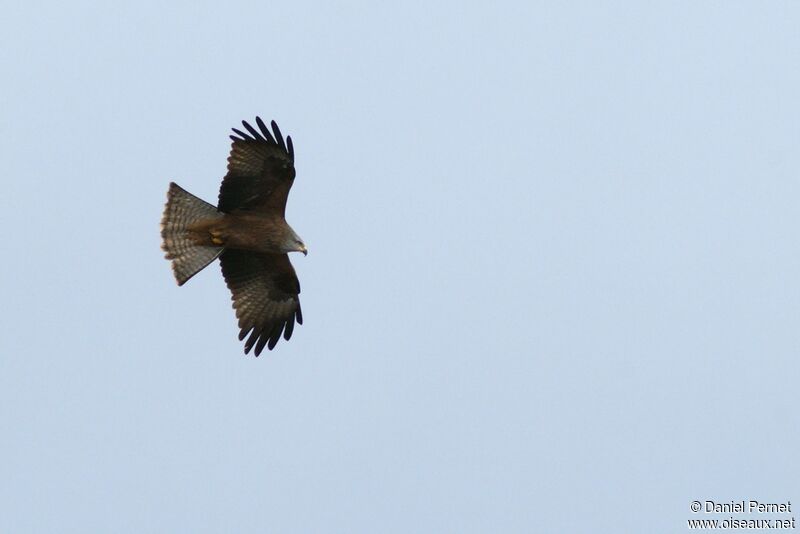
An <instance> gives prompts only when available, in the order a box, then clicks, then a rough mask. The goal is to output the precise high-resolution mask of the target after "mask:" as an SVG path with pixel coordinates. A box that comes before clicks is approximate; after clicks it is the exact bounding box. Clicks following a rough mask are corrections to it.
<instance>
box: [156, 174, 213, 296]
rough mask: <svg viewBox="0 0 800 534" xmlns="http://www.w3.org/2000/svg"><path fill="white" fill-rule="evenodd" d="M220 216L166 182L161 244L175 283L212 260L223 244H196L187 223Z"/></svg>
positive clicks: (189, 276)
mask: <svg viewBox="0 0 800 534" xmlns="http://www.w3.org/2000/svg"><path fill="white" fill-rule="evenodd" d="M222 216H223V215H222V214H221V213H220V212H218V211H217V208H215V207H214V206H212V205H211V204H209V203H208V202H206V201H204V200H201V199H199V198H197V197H196V196H194V195H192V194H191V193H189V192H188V191H185V190H184V189H182V188H181V187H180V186H178V185H177V184H175V183H170V184H169V191H167V205H166V206H165V207H164V217H162V219H161V237H162V239H163V243H162V245H161V248H163V249H164V250H165V251H166V253H167V254H166V258H167V259H168V260H172V270H173V272H174V273H175V279H176V280H177V281H178V285H179V286H182V285H183V284H185V283H186V281H187V280H189V278H191V277H192V276H194V275H195V274H197V273H198V272H200V271H201V270H202V269H203V267H205V266H206V265H208V264H209V263H211V262H212V261H214V260H215V259H216V258H217V256H219V255H220V253H222V250H223V247H212V246H204V245H198V244H196V242H195V240H194V239H193V238H192V235H191V232H189V230H188V229H189V226H190V225H191V224H193V223H196V222H198V221H201V220H205V219H219V218H221V217H222Z"/></svg>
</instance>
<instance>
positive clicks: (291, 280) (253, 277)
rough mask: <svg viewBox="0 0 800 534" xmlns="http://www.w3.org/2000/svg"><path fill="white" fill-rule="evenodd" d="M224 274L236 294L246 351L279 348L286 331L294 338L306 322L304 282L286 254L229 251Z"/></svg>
mask: <svg viewBox="0 0 800 534" xmlns="http://www.w3.org/2000/svg"><path fill="white" fill-rule="evenodd" d="M220 264H221V265H222V275H223V276H224V277H225V283H227V284H228V288H229V289H230V290H231V293H233V297H232V299H233V307H234V308H235V309H236V317H237V318H238V319H239V328H240V331H239V340H240V341H241V340H243V339H244V338H245V337H246V336H247V335H248V334H249V337H248V338H247V341H246V342H245V344H244V352H245V354H247V353H249V352H250V349H252V348H253V347H255V350H254V353H255V355H256V356H258V355H259V354H261V351H262V350H263V349H264V346H265V345H266V346H267V347H268V348H269V349H270V350H272V349H273V347H275V344H276V343H278V340H279V339H280V337H281V334H283V338H284V339H286V340H287V341H288V340H289V338H290V337H292V331H293V330H294V323H295V321H297V323H298V324H303V314H302V312H301V311H300V300H299V298H298V295H299V294H300V282H299V281H298V280H297V275H296V274H295V272H294V268H293V267H292V264H291V263H290V262H289V257H288V256H287V255H286V254H260V253H254V252H248V251H243V250H232V249H231V250H226V251H225V252H223V253H222V255H221V256H220Z"/></svg>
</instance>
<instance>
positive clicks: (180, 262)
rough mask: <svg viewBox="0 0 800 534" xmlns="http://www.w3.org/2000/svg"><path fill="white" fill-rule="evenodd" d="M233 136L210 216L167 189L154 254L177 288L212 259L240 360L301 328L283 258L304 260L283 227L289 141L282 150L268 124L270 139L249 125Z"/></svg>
mask: <svg viewBox="0 0 800 534" xmlns="http://www.w3.org/2000/svg"><path fill="white" fill-rule="evenodd" d="M242 124H243V125H244V128H245V130H247V133H245V132H242V131H240V130H237V129H236V128H233V132H234V133H235V134H236V135H231V136H230V137H231V139H232V140H233V144H232V145H231V154H230V156H229V157H228V173H227V174H226V175H225V177H224V178H223V179H222V186H221V187H220V189H219V202H218V204H217V207H216V208H215V207H214V206H212V205H211V204H209V203H207V202H205V201H203V200H200V199H199V198H197V197H195V196H194V195H192V194H190V193H188V192H187V191H185V190H183V189H181V188H180V187H179V186H178V185H177V184H175V183H170V184H169V191H168V192H167V205H166V207H165V209H164V216H163V218H162V219H161V237H162V238H163V245H162V248H163V249H164V250H165V251H166V253H167V254H166V257H167V259H169V260H172V269H173V271H174V273H175V279H176V280H177V281H178V285H183V284H184V283H186V281H187V280H189V279H190V278H191V277H192V276H194V275H195V274H197V273H198V272H199V271H201V270H202V269H203V268H204V267H205V266H206V265H208V264H209V263H211V262H212V261H214V260H215V259H216V258H219V261H220V265H221V266H222V275H223V276H224V277H225V282H226V283H227V284H228V288H229V289H230V290H231V293H233V297H232V300H233V307H234V308H235V309H236V317H237V318H238V319H239V329H240V330H239V340H240V341H241V340H243V339H244V338H245V337H246V336H248V334H249V337H247V341H246V342H245V344H244V352H245V354H247V353H249V352H250V349H253V348H254V351H253V352H254V353H255V355H256V356H258V355H259V354H261V351H262V350H263V349H264V346H266V347H267V348H269V349H270V350H272V349H273V348H274V347H275V344H276V343H277V342H278V340H279V339H280V337H281V334H283V337H284V339H286V340H288V339H289V338H290V337H292V331H293V330H294V323H295V321H297V323H298V324H303V314H302V313H301V311H300V300H299V298H298V295H299V294H300V282H299V281H298V280H297V275H296V274H295V272H294V268H292V264H291V262H289V256H288V254H287V253H288V252H302V253H303V254H306V253H307V250H306V246H305V244H304V243H303V240H302V239H300V237H299V236H298V235H297V234H296V233H295V231H294V230H292V228H291V227H290V226H289V225H288V224H287V223H286V219H285V214H286V199H287V197H288V195H289V189H291V187H292V183H294V176H295V169H294V147H293V146H292V138H291V137H287V138H286V142H285V143H284V140H283V136H282V135H281V131H280V130H279V129H278V125H277V124H275V121H273V122H272V132H271V133H270V131H269V130H268V129H267V126H266V125H265V124H264V122H263V121H262V120H261V119H260V118H259V117H256V125H257V126H258V130H256V129H255V128H253V127H252V126H250V125H249V124H248V123H247V122H245V121H242Z"/></svg>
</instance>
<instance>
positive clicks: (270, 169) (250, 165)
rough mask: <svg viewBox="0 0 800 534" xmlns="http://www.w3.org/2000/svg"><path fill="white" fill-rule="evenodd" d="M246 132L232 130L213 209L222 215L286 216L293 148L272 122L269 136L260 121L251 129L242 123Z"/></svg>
mask: <svg viewBox="0 0 800 534" xmlns="http://www.w3.org/2000/svg"><path fill="white" fill-rule="evenodd" d="M242 125H243V126H244V129H245V130H247V132H243V131H241V130H237V129H236V128H233V132H234V133H235V134H236V135H231V136H230V137H231V139H232V140H233V144H232V145H231V154H230V156H229V157H228V173H227V174H226V175H225V178H223V179H222V186H221V187H220V189H219V204H218V205H217V208H218V209H219V211H221V212H224V213H230V212H232V211H234V210H252V211H270V210H278V211H279V212H280V214H281V215H284V214H285V212H286V199H287V197H288V196H289V189H291V187H292V183H294V176H295V170H294V146H292V138H291V137H287V138H286V142H284V140H283V135H281V131H280V129H279V128H278V125H277V124H275V121H272V133H270V131H269V130H268V129H267V125H266V124H264V121H262V120H261V118H260V117H256V126H258V129H256V128H253V127H252V126H250V124H248V123H247V122H246V121H242Z"/></svg>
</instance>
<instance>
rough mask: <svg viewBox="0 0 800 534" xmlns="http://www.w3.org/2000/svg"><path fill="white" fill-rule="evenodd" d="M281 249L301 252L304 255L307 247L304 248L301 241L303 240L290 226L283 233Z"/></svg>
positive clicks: (306, 252) (304, 245)
mask: <svg viewBox="0 0 800 534" xmlns="http://www.w3.org/2000/svg"><path fill="white" fill-rule="evenodd" d="M287 226H288V225H287ZM283 251H284V252H302V253H303V256H306V255H307V254H308V249H307V248H306V244H305V243H303V240H302V239H300V236H299V235H297V233H295V231H294V230H292V229H291V227H289V231H288V232H287V233H286V235H285V238H284V241H283Z"/></svg>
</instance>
